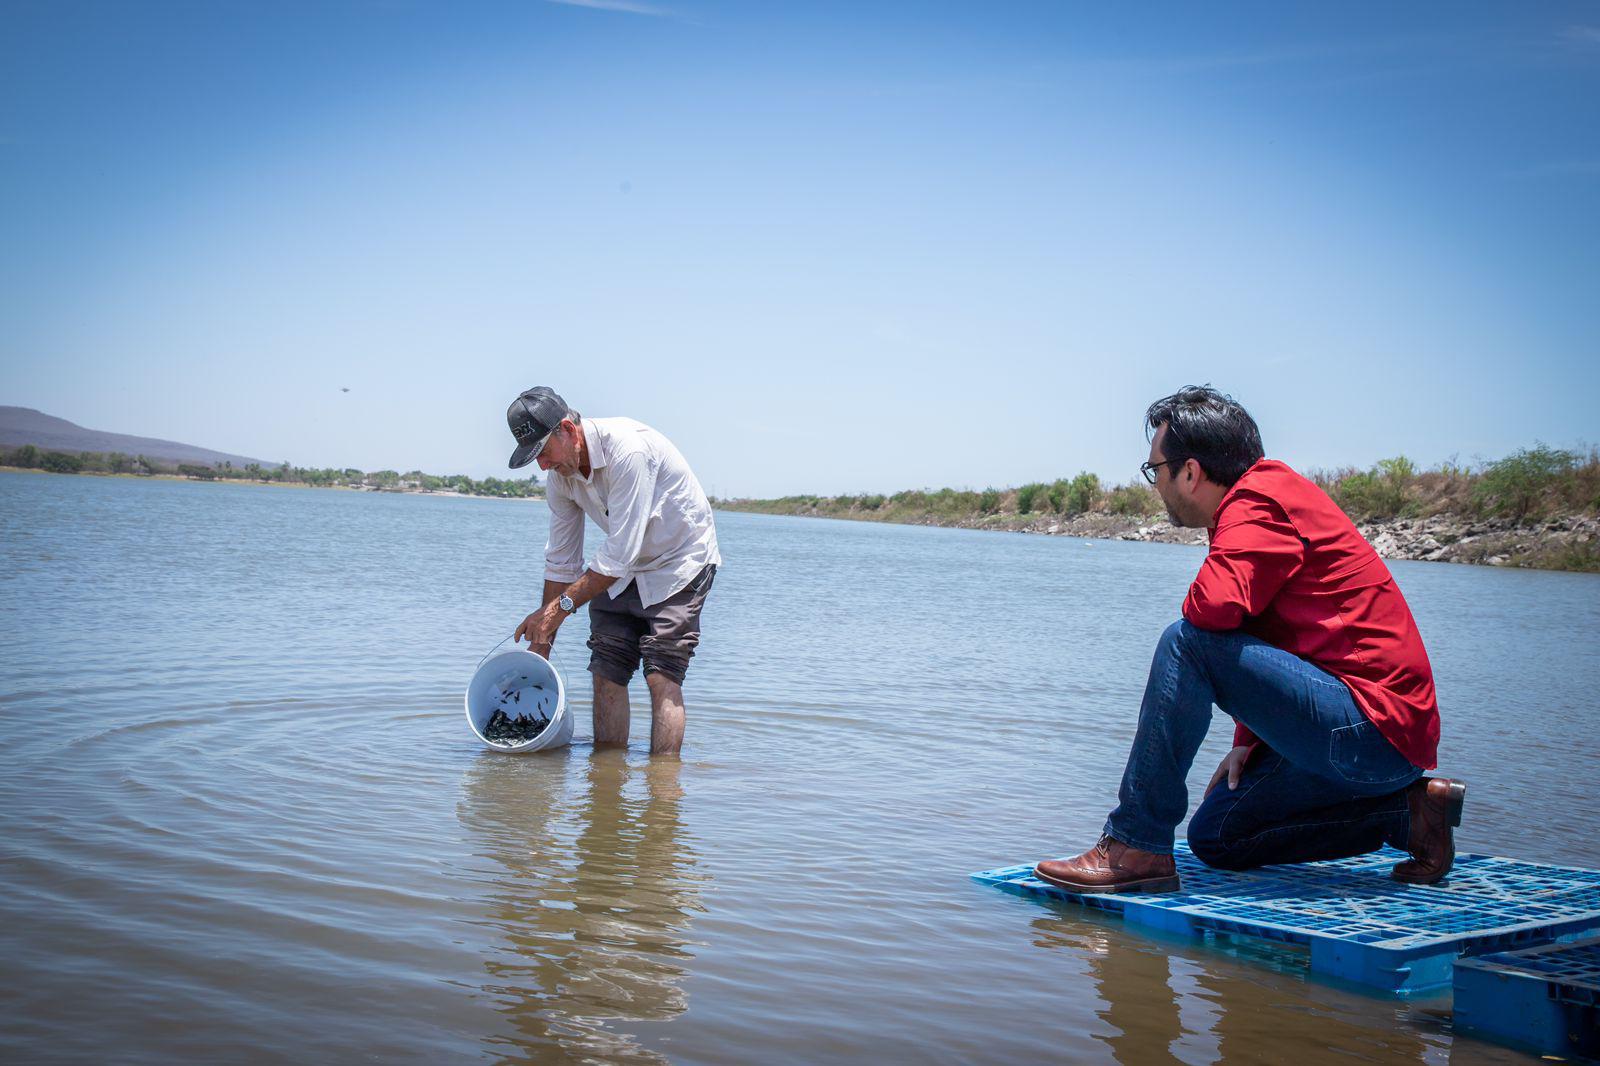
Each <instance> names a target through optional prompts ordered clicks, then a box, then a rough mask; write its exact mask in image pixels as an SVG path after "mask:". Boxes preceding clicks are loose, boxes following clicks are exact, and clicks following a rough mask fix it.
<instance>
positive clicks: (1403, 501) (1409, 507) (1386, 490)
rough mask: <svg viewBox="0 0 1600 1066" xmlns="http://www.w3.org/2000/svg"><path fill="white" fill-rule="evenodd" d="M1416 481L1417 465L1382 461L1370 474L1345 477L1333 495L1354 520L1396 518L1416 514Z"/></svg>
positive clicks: (1398, 460)
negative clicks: (1414, 495)
mask: <svg viewBox="0 0 1600 1066" xmlns="http://www.w3.org/2000/svg"><path fill="white" fill-rule="evenodd" d="M1416 479H1417V467H1416V464H1415V463H1413V462H1412V461H1411V460H1410V459H1407V458H1406V457H1405V456H1403V455H1399V456H1396V457H1395V458H1393V459H1380V460H1379V461H1378V464H1377V465H1376V466H1374V467H1373V468H1372V469H1371V470H1364V471H1360V472H1358V473H1354V474H1346V475H1344V476H1343V477H1341V478H1340V479H1338V480H1337V481H1336V482H1335V483H1334V485H1333V491H1332V492H1331V493H1330V495H1331V496H1332V497H1333V499H1334V502H1335V503H1337V504H1338V505H1339V506H1340V508H1342V509H1343V510H1344V512H1345V514H1347V515H1349V516H1350V517H1352V518H1396V517H1399V516H1400V515H1402V514H1409V513H1412V512H1413V511H1414V510H1415V507H1414V506H1413V504H1412V501H1411V499H1410V491H1409V490H1410V489H1411V488H1412V484H1413V482H1415V481H1416Z"/></svg>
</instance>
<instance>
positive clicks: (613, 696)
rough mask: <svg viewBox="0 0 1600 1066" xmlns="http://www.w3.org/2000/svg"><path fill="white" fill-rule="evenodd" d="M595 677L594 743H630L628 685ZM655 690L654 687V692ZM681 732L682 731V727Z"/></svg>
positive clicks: (596, 675) (599, 744) (597, 675)
mask: <svg viewBox="0 0 1600 1066" xmlns="http://www.w3.org/2000/svg"><path fill="white" fill-rule="evenodd" d="M591 676H593V677H594V743H595V746H596V747H600V746H601V745H604V744H622V745H626V744H627V743H628V686H627V685H619V684H617V683H616V682H615V681H608V680H606V679H605V678H603V677H601V676H600V675H599V674H594V675H591ZM653 691H654V690H653V689H652V692H653ZM679 732H680V733H681V732H682V729H681V727H680V729H679Z"/></svg>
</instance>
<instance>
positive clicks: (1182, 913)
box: [972, 842, 1600, 996]
mask: <svg viewBox="0 0 1600 1066" xmlns="http://www.w3.org/2000/svg"><path fill="white" fill-rule="evenodd" d="M1176 857H1177V861H1178V873H1179V875H1180V876H1181V877H1182V880H1183V885H1182V889H1181V890H1180V891H1178V892H1164V893H1138V894H1127V895H1105V894H1092V893H1076V892H1068V891H1066V890H1065V889H1061V888H1057V887H1055V886H1054V885H1049V884H1046V883H1045V882H1043V881H1040V880H1039V879H1038V878H1036V877H1034V876H1033V864H1032V863H1027V864H1024V865H1021V866H1006V867H1002V868H1000V869H998V870H983V871H980V872H978V873H975V874H973V875H972V877H973V880H975V881H980V882H983V883H984V884H990V885H993V886H995V887H996V888H998V889H1000V890H1001V891H1003V892H1010V893H1012V894H1013V895H1019V896H1042V897H1046V898H1049V899H1058V900H1066V901H1069V902H1072V903H1081V904H1084V905H1085V906H1089V907H1096V908H1099V909H1101V910H1106V911H1111V912H1113V913H1119V914H1121V915H1122V916H1123V917H1124V918H1125V919H1126V920H1127V921H1130V922H1136V923H1138V924H1141V925H1146V926H1151V927H1154V928H1157V929H1163V930H1167V931H1169V932H1178V933H1194V934H1204V933H1206V932H1219V933H1230V934H1234V935H1241V936H1248V937H1257V938H1260V939H1263V940H1269V941H1276V942H1279V943H1285V944H1297V945H1302V946H1305V947H1308V948H1309V949H1310V951H1311V970H1312V972H1313V973H1319V974H1323V975H1326V976H1328V977H1334V978H1338V979H1341V980H1345V981H1353V982H1355V983H1357V984H1360V985H1364V986H1366V987H1368V988H1371V989H1373V990H1375V991H1378V992H1382V993H1384V994H1386V995H1394V996H1408V995H1411V994H1413V993H1418V992H1428V991H1432V990H1435V989H1440V988H1445V987H1448V986H1449V984H1450V982H1451V976H1452V969H1453V964H1454V963H1455V960H1456V957H1457V956H1458V955H1479V954H1483V953H1485V952H1492V951H1508V950H1511V949H1515V948H1522V947H1529V946H1533V945H1537V944H1548V943H1551V942H1553V941H1558V940H1570V939H1573V938H1575V937H1578V936H1581V935H1583V934H1585V933H1589V932H1595V931H1600V871H1594V870H1578V869H1572V868H1569V867H1564V866H1546V865H1543V864H1540V863H1532V862H1519V861H1517V860H1515V859H1498V858H1494V857H1493V856H1489V855H1468V854H1460V855H1457V856H1456V865H1455V869H1454V870H1452V871H1451V873H1450V876H1449V878H1447V879H1446V880H1445V881H1444V882H1442V883H1440V884H1438V885H1432V886H1426V887H1425V886H1420V885H1403V884H1400V883H1399V882H1397V881H1394V880H1392V879H1390V877H1389V868H1390V867H1392V866H1393V865H1394V864H1395V863H1396V862H1399V861H1400V860H1402V859H1404V858H1406V856H1405V854H1404V853H1403V852H1399V851H1395V850H1394V849H1392V848H1385V849H1383V850H1382V851H1378V852H1373V853H1371V854H1368V855H1361V856H1358V857H1356V858H1353V859H1339V860H1336V861H1332V862H1313V863H1304V864H1300V865H1294V866H1266V867H1262V868H1261V869H1258V870H1251V871H1248V872H1245V873H1230V872H1228V871H1224V870H1213V869H1211V868H1210V867H1208V866H1206V865H1204V864H1202V863H1201V862H1200V861H1199V860H1198V859H1196V858H1195V857H1194V856H1193V855H1192V854H1191V853H1190V852H1189V849H1188V846H1187V845H1186V844H1184V843H1182V842H1179V844H1178V847H1177V849H1176Z"/></svg>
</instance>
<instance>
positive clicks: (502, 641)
mask: <svg viewBox="0 0 1600 1066" xmlns="http://www.w3.org/2000/svg"><path fill="white" fill-rule="evenodd" d="M514 636H516V633H514V632H513V633H508V634H506V635H505V636H503V637H501V638H500V643H499V644H496V645H495V646H494V647H492V648H490V649H489V651H488V652H487V653H486V654H485V655H484V657H483V658H481V659H479V660H478V666H482V665H483V664H484V663H486V662H488V661H489V656H490V655H493V654H494V653H495V652H497V651H499V650H500V648H501V646H502V645H504V644H505V642H506V641H508V640H510V639H511V638H512V637H514ZM478 666H474V667H473V669H474V670H476V669H477V668H478Z"/></svg>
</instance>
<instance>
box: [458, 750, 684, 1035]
mask: <svg viewBox="0 0 1600 1066" xmlns="http://www.w3.org/2000/svg"><path fill="white" fill-rule="evenodd" d="M627 759H628V755H627V752H625V751H620V750H614V749H613V750H604V751H596V752H594V753H593V754H592V755H590V756H589V758H588V759H587V760H583V759H581V757H578V756H569V757H563V756H559V755H557V756H537V757H506V756H502V755H495V754H492V753H487V752H486V753H484V755H483V757H482V758H480V759H478V760H477V761H476V762H475V763H474V765H473V767H472V768H471V769H470V770H469V771H468V773H467V778H466V787H465V791H466V796H465V799H464V801H463V802H462V803H461V805H460V806H459V808H458V815H459V817H460V819H461V822H462V824H463V825H464V826H465V827H466V828H467V829H468V830H469V831H471V832H472V833H473V834H474V837H475V842H477V843H479V844H481V849H475V850H478V851H479V854H482V855H485V856H486V857H488V858H491V859H493V860H494V861H495V863H496V864H497V865H498V867H499V869H496V870H492V871H489V876H490V879H489V881H488V883H487V893H486V904H487V906H486V915H487V920H488V921H489V922H490V923H491V924H493V925H495V926H497V927H498V928H499V929H500V930H501V931H502V932H503V934H504V938H505V944H504V947H503V948H502V949H500V950H497V951H496V952H494V953H493V954H491V955H490V956H489V957H488V958H487V959H486V960H485V962H484V968H485V969H486V970H487V971H488V977H489V980H488V981H487V982H486V983H485V985H484V986H483V987H484V991H485V992H487V993H488V994H489V995H490V996H491V997H493V999H494V1002H495V1005H496V1008H497V1009H498V1010H500V1011H501V1012H502V1013H504V1014H505V1015H506V1016H507V1018H508V1019H509V1020H510V1022H511V1024H512V1026H513V1027H514V1029H515V1035H513V1036H500V1037H493V1038H487V1040H486V1042H487V1043H488V1044H489V1045H490V1046H489V1050H490V1051H491V1053H493V1054H495V1055H497V1056H498V1057H499V1058H500V1060H501V1061H525V1060H528V1059H539V1060H540V1061H544V1060H547V1059H550V1058H553V1057H558V1056H559V1057H567V1056H571V1057H575V1058H582V1057H589V1056H596V1055H598V1056H603V1057H605V1058H633V1059H639V1060H655V1059H657V1058H658V1056H656V1055H655V1054H654V1053H652V1052H649V1051H647V1050H645V1049H642V1048H640V1047H639V1046H638V1045H637V1044H636V1043H635V1042H634V1041H633V1040H632V1039H630V1038H629V1037H628V1036H627V1035H625V1034H623V1033H619V1032H616V1031H614V1030H612V1029H610V1028H608V1027H607V1023H610V1022H615V1021H619V1020H621V1021H638V1020H650V1021H660V1020H666V1019H670V1018H673V1017H675V1016H677V1015H678V1014H681V1013H682V1012H683V1011H684V1009H685V1007H686V997H685V995H684V992H683V990H682V988H680V987H679V981H680V979H681V978H682V977H683V976H684V973H685V969H684V962H685V960H687V959H688V958H689V957H690V952H689V951H688V950H687V945H686V942H685V940H684V935H685V930H686V929H687V926H688V924H689V916H690V913H691V912H692V911H696V910H700V909H701V907H700V903H699V895H700V887H701V884H702V882H703V880H704V878H703V875H701V874H700V873H699V871H698V870H697V869H696V864H695V857H694V853H693V852H692V851H691V850H690V849H689V847H688V845H687V843H686V842H685V841H684V840H683V832H682V823H681V821H680V816H679V804H680V800H681V798H682V795H683V789H682V787H681V785H680V784H679V781H678V774H679V770H680V767H681V765H682V764H681V763H680V762H679V761H678V760H676V759H661V760H650V761H648V762H643V763H639V764H636V765H631V766H630V765H629V763H628V761H627ZM577 767H582V768H583V769H585V770H586V773H585V774H584V775H583V777H581V778H578V779H577V780H576V781H575V782H573V784H575V785H577V786H578V788H580V789H581V791H579V792H578V794H577V795H576V796H568V795H567V792H568V791H569V787H570V786H569V777H570V776H571V775H570V769H569V768H577Z"/></svg>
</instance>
